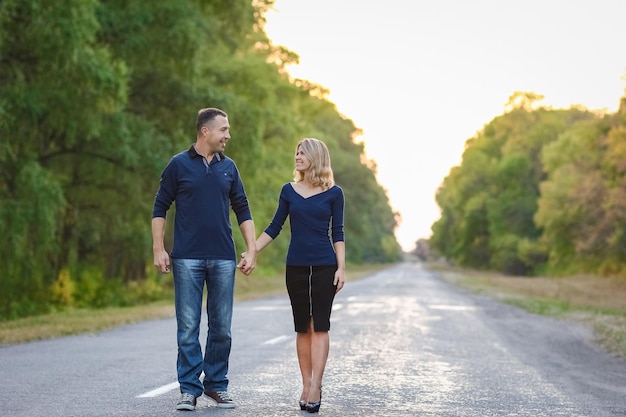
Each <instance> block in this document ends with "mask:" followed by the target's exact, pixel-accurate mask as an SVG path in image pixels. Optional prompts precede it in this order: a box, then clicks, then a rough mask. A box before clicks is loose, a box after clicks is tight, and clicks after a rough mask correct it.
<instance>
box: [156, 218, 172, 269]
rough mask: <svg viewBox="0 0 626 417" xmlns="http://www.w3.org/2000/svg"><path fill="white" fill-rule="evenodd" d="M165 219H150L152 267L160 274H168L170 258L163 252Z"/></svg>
mask: <svg viewBox="0 0 626 417" xmlns="http://www.w3.org/2000/svg"><path fill="white" fill-rule="evenodd" d="M164 238H165V218H163V217H154V218H152V253H153V254H154V266H156V267H157V269H158V270H159V271H160V272H161V273H164V274H165V273H168V272H170V256H169V254H168V253H167V251H166V250H165V244H164Z"/></svg>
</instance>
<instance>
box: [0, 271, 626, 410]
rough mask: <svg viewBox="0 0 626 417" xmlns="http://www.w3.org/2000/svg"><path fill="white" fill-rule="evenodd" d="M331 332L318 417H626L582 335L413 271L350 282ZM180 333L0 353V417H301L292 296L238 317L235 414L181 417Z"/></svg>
mask: <svg viewBox="0 0 626 417" xmlns="http://www.w3.org/2000/svg"><path fill="white" fill-rule="evenodd" d="M246 279H254V275H253V276H251V277H248V278H246ZM331 321H332V324H331V352H330V358H329V360H328V365H327V371H326V374H325V378H324V382H323V384H324V396H323V402H322V408H321V411H320V415H321V416H415V417H418V416H419V417H425V416H437V417H439V416H446V417H448V416H449V417H461V416H463V417H488V416H498V417H499V416H529V417H539V416H546V417H557V416H567V417H577V416H585V417H591V416H593V417H605V416H625V415H626V362H625V361H623V360H620V359H617V358H614V357H612V356H611V355H609V354H607V353H605V352H603V351H602V350H601V349H600V348H598V347H597V346H596V345H595V344H594V343H593V339H592V336H591V334H590V333H589V332H588V331H587V330H586V329H585V328H583V327H581V326H578V325H574V324H571V323H565V322H560V321H557V320H553V319H549V318H545V317H541V316H536V315H531V314H528V313H526V312H524V311H522V310H520V309H517V308H515V307H510V306H505V305H502V304H499V303H497V302H495V301H492V300H490V299H488V298H485V297H480V296H476V295H471V294H468V293H466V292H464V291H462V290H459V289H457V288H455V287H453V286H451V285H449V284H447V283H445V282H443V281H441V280H440V279H439V278H438V277H437V275H436V274H434V273H432V272H429V271H427V270H425V269H424V268H423V267H422V266H420V265H419V264H411V263H403V264H399V265H397V266H394V267H392V268H389V269H386V270H384V271H380V272H378V273H376V274H374V275H372V276H369V277H366V278H363V279H360V280H357V281H348V283H347V285H346V287H345V288H344V289H343V290H342V291H341V292H340V293H339V294H338V296H337V298H336V301H335V309H334V311H333V314H332V319H331ZM175 333H176V329H175V320H174V318H173V317H172V318H168V319H163V320H155V321H148V322H143V323H139V324H135V325H128V326H123V327H120V328H117V329H113V330H110V331H106V332H102V333H98V334H88V335H80V336H72V337H63V338H59V339H55V340H49V341H42V342H35V343H28V344H23V345H17V346H9V347H3V348H0V415H2V416H12V417H19V416H42V417H43V416H47V417H54V416H64V417H65V416H76V417H92V416H98V417H102V416H106V417H116V416H152V417H158V416H178V417H180V416H187V415H191V416H230V417H239V416H303V415H309V414H308V413H306V412H302V411H300V410H299V408H298V405H297V401H298V398H299V394H300V376H299V372H298V367H297V361H296V355H295V344H294V333H293V325H292V319H291V312H290V307H289V301H288V299H287V297H286V295H284V296H278V297H273V298H268V299H261V300H255V301H250V302H241V303H237V304H236V307H235V313H234V323H233V338H234V340H233V351H232V355H231V367H230V372H229V378H230V388H229V391H230V393H231V395H232V396H233V397H234V399H235V400H236V402H237V403H238V407H237V408H236V409H234V410H222V409H217V408H216V407H215V406H214V404H213V403H212V402H211V401H210V400H208V399H205V398H201V399H200V400H199V403H198V408H197V410H196V411H195V412H183V411H176V410H175V404H176V401H177V400H178V397H179V395H180V394H179V391H178V386H177V383H176V373H175V368H176V365H175V364H176V341H175ZM201 338H204V334H203V335H201Z"/></svg>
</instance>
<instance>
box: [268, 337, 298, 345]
mask: <svg viewBox="0 0 626 417" xmlns="http://www.w3.org/2000/svg"><path fill="white" fill-rule="evenodd" d="M289 339H291V337H290V336H286V335H282V336H278V337H275V338H273V339H270V340H266V341H265V342H263V344H264V345H275V344H276V343H280V342H284V341H285V340H289Z"/></svg>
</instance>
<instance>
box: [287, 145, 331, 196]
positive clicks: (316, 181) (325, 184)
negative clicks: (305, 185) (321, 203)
mask: <svg viewBox="0 0 626 417" xmlns="http://www.w3.org/2000/svg"><path fill="white" fill-rule="evenodd" d="M298 149H300V150H301V151H302V153H303V154H304V155H305V156H306V157H307V159H308V160H309V161H310V162H311V167H310V168H309V169H307V170H306V171H305V172H300V171H298V170H296V169H294V170H293V178H294V180H295V181H296V182H300V181H302V180H304V179H307V180H309V181H310V182H311V184H313V185H314V186H321V187H322V188H323V189H324V190H328V189H329V188H331V187H332V186H333V185H335V178H334V175H333V169H332V168H331V166H330V152H328V148H327V147H326V144H325V143H324V142H322V141H321V140H319V139H315V138H304V139H302V140H301V141H300V142H298V145H297V146H296V153H297V152H298Z"/></svg>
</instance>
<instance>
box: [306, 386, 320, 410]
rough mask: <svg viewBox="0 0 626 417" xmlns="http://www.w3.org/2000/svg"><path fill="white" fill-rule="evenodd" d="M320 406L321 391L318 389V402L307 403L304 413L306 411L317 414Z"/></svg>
mask: <svg viewBox="0 0 626 417" xmlns="http://www.w3.org/2000/svg"><path fill="white" fill-rule="evenodd" d="M321 405H322V389H321V388H320V400H319V401H317V402H314V403H311V402H307V403H306V411H308V412H309V413H319V412H320V406H321Z"/></svg>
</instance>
